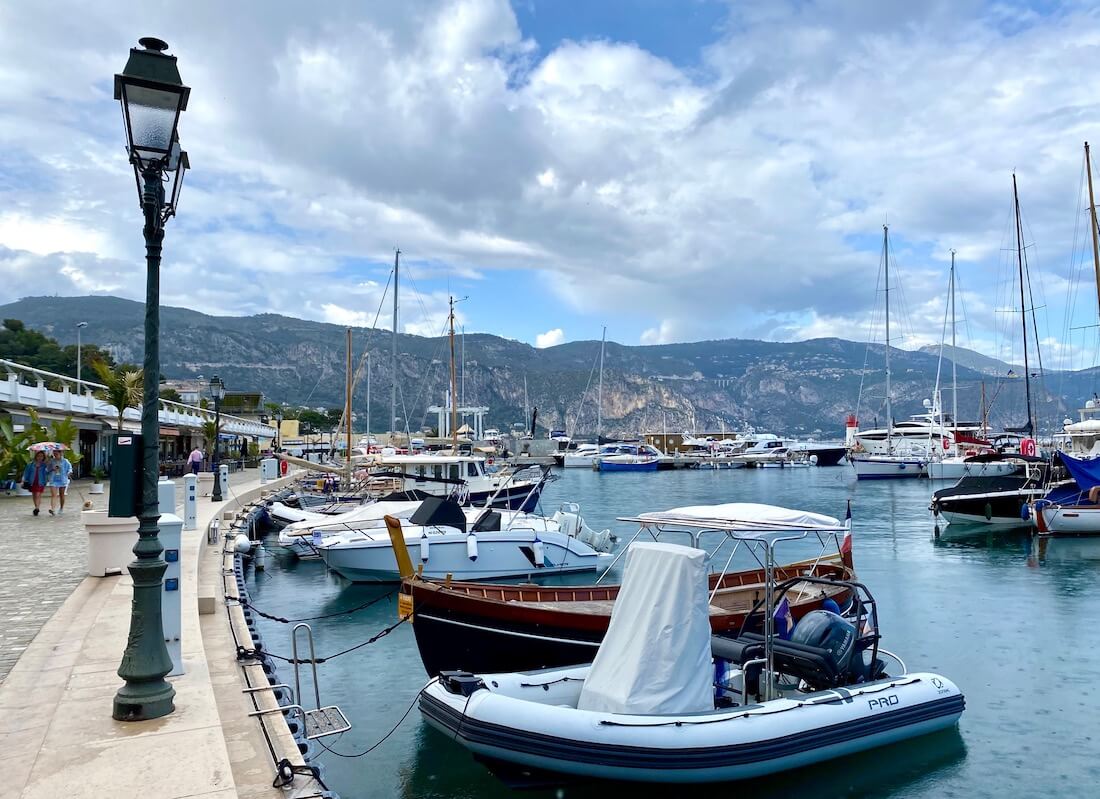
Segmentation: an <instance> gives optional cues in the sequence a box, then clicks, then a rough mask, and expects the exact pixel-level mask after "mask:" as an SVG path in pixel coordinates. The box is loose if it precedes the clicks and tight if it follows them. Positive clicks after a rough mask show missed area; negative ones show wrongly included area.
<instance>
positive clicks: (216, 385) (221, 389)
mask: <svg viewBox="0 0 1100 799" xmlns="http://www.w3.org/2000/svg"><path fill="white" fill-rule="evenodd" d="M210 397H211V398H212V399H213V400H214V454H213V455H212V456H211V468H212V469H213V470H214V491H213V493H211V494H210V501H211V502H221V501H222V481H221V475H220V474H219V473H218V439H219V438H220V437H221V432H222V399H223V398H224V397H225V383H223V382H222V381H221V378H220V377H218V376H217V375H214V376H213V377H212V378H210Z"/></svg>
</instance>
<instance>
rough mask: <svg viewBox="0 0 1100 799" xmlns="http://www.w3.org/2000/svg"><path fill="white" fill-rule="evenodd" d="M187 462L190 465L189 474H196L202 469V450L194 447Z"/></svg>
mask: <svg viewBox="0 0 1100 799" xmlns="http://www.w3.org/2000/svg"><path fill="white" fill-rule="evenodd" d="M187 462H188V463H189V464H190V465H191V474H198V473H199V471H200V470H201V469H202V450H201V449H199V448H198V447H195V448H194V449H193V450H191V454H190V455H188V456H187Z"/></svg>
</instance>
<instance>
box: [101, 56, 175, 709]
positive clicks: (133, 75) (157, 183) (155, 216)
mask: <svg viewBox="0 0 1100 799" xmlns="http://www.w3.org/2000/svg"><path fill="white" fill-rule="evenodd" d="M138 44H139V45H141V48H140V49H139V48H136V47H135V48H133V49H131V50H130V58H129V60H127V62H126V68H125V69H124V70H123V71H122V72H121V73H120V74H118V75H115V99H116V100H119V101H121V103H122V118H123V120H124V121H125V124H126V148H127V152H128V153H129V155H130V163H131V164H132V165H133V167H134V179H135V181H136V182H137V190H138V198H139V201H140V203H141V210H142V213H143V214H144V216H145V227H144V230H143V232H144V234H145V260H146V284H145V364H144V366H145V376H144V386H143V388H144V393H143V396H142V405H141V435H142V481H141V486H142V488H141V505H140V510H139V512H138V519H139V524H138V540H137V544H135V545H134V555H135V556H136V557H135V559H134V561H133V562H132V563H131V564H130V565H129V566H128V567H127V569H128V570H129V572H130V576H131V577H133V579H134V601H133V605H132V607H131V611H130V636H129V638H128V639H127V642H126V651H125V652H123V654H122V663H121V664H120V665H119V667H118V676H119V677H121V678H122V679H124V680H125V681H126V684H125V685H124V686H122V687H121V688H120V689H119V690H118V693H116V694H115V699H114V711H113V715H114V717H115V718H116V719H119V720H120V721H144V720H146V719H155V718H159V717H160V716H165V715H167V714H169V713H171V712H172V711H173V710H175V705H174V704H173V701H172V700H173V698H174V697H175V695H176V691H175V689H174V688H172V686H171V685H169V684H168V682H167V681H166V680H165V679H164V678H165V676H166V675H167V674H168V672H170V671H171V670H172V660H171V658H170V657H169V655H168V650H167V648H166V647H165V645H164V625H163V623H162V621H161V591H162V590H163V578H164V570H165V563H164V559H163V558H162V557H161V553H163V552H164V548H163V547H162V546H161V543H160V528H159V527H158V526H157V520H158V519H160V513H159V511H158V509H157V479H158V476H159V462H158V456H159V452H160V420H159V418H158V407H159V399H160V396H159V379H158V378H159V377H160V252H161V244H162V242H163V241H164V223H165V222H167V221H168V219H169V218H170V217H172V216H173V215H175V213H176V207H177V203H178V202H179V192H180V186H181V185H182V184H183V175H184V171H185V170H186V169H188V167H189V164H188V161H187V153H185V152H183V151H182V150H181V149H180V143H179V133H178V131H177V129H176V126H177V125H178V124H179V117H180V112H182V111H184V110H186V109H187V98H188V95H189V94H190V93H191V90H190V89H189V88H188V87H186V86H184V85H183V81H182V80H181V79H180V73H179V70H178V69H176V57H175V56H171V55H168V54H167V53H165V52H164V51H165V50H167V49H168V45H167V44H165V43H164V42H162V41H161V40H160V39H154V38H151V37H150V38H145V39H141V40H140V41H139V42H138ZM166 186H167V187H168V190H167V193H168V198H169V199H168V201H167V202H166V200H165V194H166Z"/></svg>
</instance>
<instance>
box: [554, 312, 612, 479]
mask: <svg viewBox="0 0 1100 799" xmlns="http://www.w3.org/2000/svg"><path fill="white" fill-rule="evenodd" d="M606 346H607V327H606V326H605V327H604V329H603V336H602V337H601V338H600V379H599V382H598V383H597V386H596V442H595V443H588V444H578V445H577V448H576V449H575V450H568V451H567V452H566V453H565V456H564V457H563V459H562V466H564V467H565V468H566V469H591V468H592V465H593V463H595V461H596V458H598V457H599V455H600V450H601V445H602V443H603V441H602V439H603V356H604V348H605V347H606ZM590 379H591V378H590ZM578 413H579V411H578Z"/></svg>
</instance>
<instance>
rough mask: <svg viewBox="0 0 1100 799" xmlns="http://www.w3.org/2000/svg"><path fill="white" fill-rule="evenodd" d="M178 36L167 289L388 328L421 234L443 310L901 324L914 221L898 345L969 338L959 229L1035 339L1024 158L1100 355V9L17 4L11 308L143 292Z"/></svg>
mask: <svg viewBox="0 0 1100 799" xmlns="http://www.w3.org/2000/svg"><path fill="white" fill-rule="evenodd" d="M146 35H154V36H158V37H160V38H163V39H165V40H166V41H168V43H169V45H170V50H169V51H170V52H171V53H173V54H174V55H176V56H178V58H179V69H180V72H181V74H182V76H183V79H184V81H185V83H187V84H188V85H189V86H190V87H191V90H192V91H191V101H190V106H189V108H188V110H187V111H186V112H185V114H184V115H183V118H182V121H181V123H180V134H181V140H182V142H183V146H184V148H185V149H186V150H188V152H189V155H190V160H191V165H192V170H191V172H190V173H189V174H188V176H187V178H186V181H185V184H184V187H183V194H182V198H181V202H180V208H179V213H178V216H177V217H176V218H175V219H173V220H171V221H170V222H169V225H168V231H167V235H166V238H165V245H164V269H163V274H162V295H161V296H162V302H163V303H164V304H166V305H178V306H184V307H189V308H194V309H197V310H200V311H204V312H207V313H213V314H234V315H237V314H253V313H263V312H272V313H280V314H286V315H290V316H298V317H305V318H310V319H317V320H322V321H328V322H333V323H337V324H354V325H369V324H373V323H374V322H375V320H376V318H377V321H378V325H379V326H382V327H388V326H389V324H390V320H389V310H388V306H389V303H390V300H389V298H388V297H386V296H384V295H385V291H386V286H387V283H388V281H389V276H390V270H391V268H392V264H393V257H394V249H395V248H398V247H399V248H400V249H401V252H402V256H401V257H402V265H403V268H402V273H401V321H400V326H401V329H402V330H403V331H405V332H410V333H419V334H425V335H435V334H438V333H440V332H441V331H442V330H443V328H444V325H445V319H446V307H447V297H448V295H454V296H455V297H457V298H465V299H464V300H463V301H462V302H460V303H459V304H458V305H457V306H456V309H457V314H458V320H459V324H460V326H462V327H464V328H465V329H466V330H467V331H468V332H475V331H477V332H490V333H495V334H497V335H502V336H506V337H509V338H514V339H518V340H522V341H526V342H529V343H531V344H532V345H536V346H552V345H554V344H558V343H562V342H566V341H575V340H591V339H598V338H599V336H600V330H601V327H602V326H603V325H606V326H607V328H608V338H609V339H610V340H614V341H619V342H622V343H625V344H639V343H644V344H659V343H669V342H680V341H694V340H701V339H713V338H729V337H748V338H759V339H767V340H780V341H782V340H800V339H805V338H811V337H818V336H841V337H844V338H849V339H853V340H856V341H862V340H867V339H868V338H872V339H875V340H880V341H881V340H882V338H883V335H884V325H883V322H884V317H883V305H884V299H885V292H884V291H883V284H882V276H881V274H880V273H881V261H882V258H881V250H882V238H883V225H884V224H886V223H888V224H889V229H890V253H891V289H892V290H891V292H890V300H891V310H892V316H891V333H892V338H891V341H892V343H894V344H895V345H898V346H903V347H915V346H919V345H922V344H925V345H926V344H937V343H939V341H940V340H941V337H942V335H943V333H944V329H945V308H946V300H945V298H946V293H947V283H948V266H949V264H950V259H951V250H952V249H954V250H956V259H957V264H958V275H959V285H960V289H959V291H958V294H957V297H958V303H957V304H958V312H957V319H958V325H957V328H956V334H957V340H958V343H959V344H960V345H961V346H970V347H973V348H975V349H978V350H980V351H983V352H985V353H987V354H990V355H994V356H997V357H1002V358H1004V359H1006V360H1010V361H1013V362H1018V361H1019V359H1020V354H1021V343H1020V341H1021V335H1020V331H1019V314H1018V308H1019V304H1020V301H1019V288H1018V285H1017V284H1016V283H1015V282H1014V280H1015V278H1014V273H1015V271H1016V253H1015V250H1014V248H1015V246H1016V241H1015V225H1014V216H1013V196H1012V174H1013V171H1015V173H1016V175H1017V179H1018V182H1019V192H1020V205H1021V209H1022V213H1023V220H1024V221H1023V225H1022V228H1023V233H1024V240H1025V244H1026V250H1025V251H1026V255H1027V261H1028V268H1029V274H1030V285H1029V294H1028V297H1027V299H1026V301H1025V302H1026V304H1027V305H1028V306H1031V307H1035V308H1036V309H1037V319H1036V322H1035V325H1034V326H1033V327H1032V329H1031V333H1030V335H1033V336H1034V334H1036V333H1037V334H1038V338H1039V339H1040V341H1041V345H1042V349H1043V359H1044V362H1045V363H1047V364H1048V365H1051V366H1061V367H1070V368H1082V367H1084V366H1089V365H1092V364H1094V363H1096V362H1097V350H1098V347H1097V343H1098V331H1100V328H1098V327H1097V326H1096V323H1097V310H1096V308H1097V301H1096V291H1095V282H1094V278H1093V274H1092V261H1091V248H1090V246H1088V245H1089V239H1088V236H1089V231H1088V221H1087V208H1088V205H1087V199H1085V196H1086V195H1083V193H1082V185H1083V183H1082V179H1081V176H1082V169H1083V165H1084V159H1083V153H1082V144H1083V142H1084V141H1085V140H1087V139H1089V138H1090V137H1092V138H1095V139H1096V140H1097V143H1098V144H1100V95H1098V93H1097V92H1096V83H1095V78H1094V77H1093V75H1092V72H1091V71H1090V69H1089V67H1088V65H1090V64H1096V63H1100V8H1098V7H1097V6H1095V4H1093V3H1085V2H1082V3H1073V2H1070V3H1065V4H1062V3H1048V2H1032V3H1014V2H993V3H981V2H971V1H970V0H956V1H955V2H919V1H915V2H874V1H872V0H793V1H791V2H785V1H784V0H774V1H772V2H759V3H750V2H718V1H717V0H635V1H634V2H627V0H605V1H604V2H599V3H593V2H590V1H585V0H557V1H544V0H515V2H513V3H508V2H507V1H506V0H438V1H437V0H404V1H403V2H397V1H396V0H393V1H392V2H381V1H380V2H376V3H362V2H355V1H354V0H348V1H347V2H340V1H339V0H330V1H328V2H324V3H314V4H303V3H297V2H289V0H283V1H281V2H280V1H274V2H259V0H241V2H234V3H224V2H214V1H213V0H191V2H188V3H182V2H175V3H172V2H155V1H152V0H147V1H146V2H143V3H140V4H138V3H132V2H121V1H120V0H101V2H98V3H87V2H75V1H73V2H69V0H55V1H53V2H47V3H32V2H9V3H4V4H0V302H9V301H12V300H15V299H18V298H19V297H22V296H28V295H40V294H56V295H82V294H90V293H95V294H113V295H119V296H124V297H130V298H133V299H142V298H143V297H144V279H145V277H144V263H143V242H142V237H141V219H140V211H139V208H138V203H137V194H136V191H135V188H134V181H133V177H132V175H131V174H130V167H129V165H128V163H127V160H126V153H125V148H124V136H123V130H122V124H121V112H120V110H119V107H118V104H117V103H116V102H115V101H114V100H113V99H112V76H113V75H114V73H115V72H118V71H120V70H121V68H122V67H123V66H124V64H125V61H126V56H127V51H128V48H129V47H131V46H134V45H135V44H136V40H137V39H138V38H139V37H141V36H146ZM1013 308H1016V309H1017V311H1016V313H1015V315H1014V313H1013V311H1012V309H1013ZM74 324H75V321H74ZM87 335H88V338H89V339H91V340H94V332H93V331H87ZM948 335H949V334H948Z"/></svg>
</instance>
